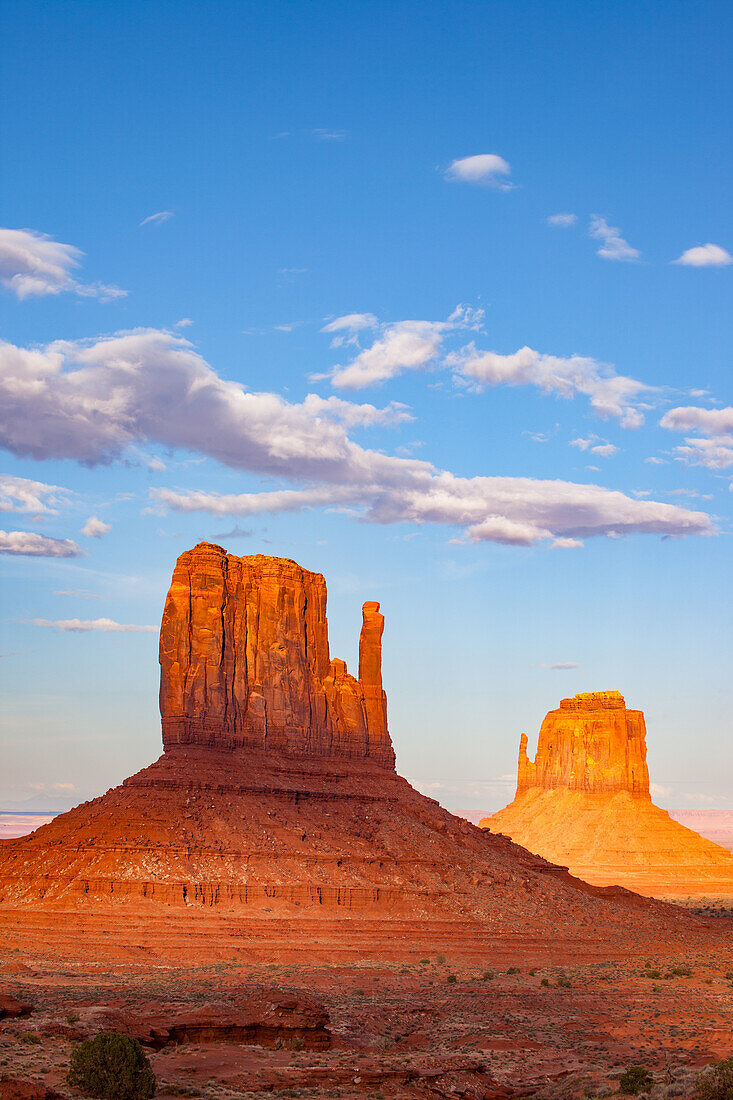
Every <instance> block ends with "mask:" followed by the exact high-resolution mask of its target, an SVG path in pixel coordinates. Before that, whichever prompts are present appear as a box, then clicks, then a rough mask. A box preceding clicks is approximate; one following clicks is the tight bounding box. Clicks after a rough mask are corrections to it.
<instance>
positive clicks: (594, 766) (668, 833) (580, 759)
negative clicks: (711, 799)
mask: <svg viewBox="0 0 733 1100" xmlns="http://www.w3.org/2000/svg"><path fill="white" fill-rule="evenodd" d="M480 826H481V827H482V828H485V829H491V831H492V832H497V833H504V834H506V835H507V836H510V837H511V838H512V839H513V840H514V841H516V843H517V844H521V845H522V846H523V847H525V848H528V849H529V850H530V851H531V852H537V853H538V854H541V855H543V856H544V857H545V858H546V859H549V860H552V861H553V862H554V863H560V864H563V865H564V866H567V867H569V869H570V871H571V873H572V874H574V875H578V876H579V877H580V878H583V879H585V880H586V881H587V882H591V883H594V884H596V885H599V886H609V885H611V884H617V885H621V886H625V887H627V888H628V889H630V890H635V891H637V892H638V893H640V894H645V895H647V896H652V897H666V898H702V897H706V898H718V899H726V900H729V899H730V898H733V853H731V852H730V851H728V850H727V849H726V848H722V847H721V846H720V845H719V844H715V843H713V841H711V840H706V839H705V838H704V837H702V836H700V835H699V833H696V832H693V830H692V829H688V828H686V827H685V826H684V825H681V824H680V823H679V822H677V821H674V820H673V819H672V818H671V817H670V815H669V814H668V813H667V811H666V810H662V809H660V807H659V806H655V805H654V803H653V802H652V800H651V795H650V793H649V770H648V768H647V762H646V725H645V722H644V715H643V713H642V711H640V710H627V709H626V703H625V700H624V697H623V695H621V694H620V693H619V692H618V691H599V692H589V693H587V694H583V695H576V696H574V697H573V698H572V699H563V700H562V702H561V703H560V706H559V707H558V709H557V710H551V711H550V712H549V714H547V716H546V717H545V720H544V721H543V723H542V727H541V729H540V734H539V739H538V744H537V752H536V754H535V758H534V761H532V760H530V759H529V757H528V756H527V736H526V734H522V737H521V740H520V743H519V767H518V773H517V793H516V796H515V798H514V801H513V802H511V803H510V804H509V805H508V806H506V807H505V808H504V809H503V810H500V811H499V813H496V814H493V815H492V816H490V817H485V818H483V819H482V821H481V822H480Z"/></svg>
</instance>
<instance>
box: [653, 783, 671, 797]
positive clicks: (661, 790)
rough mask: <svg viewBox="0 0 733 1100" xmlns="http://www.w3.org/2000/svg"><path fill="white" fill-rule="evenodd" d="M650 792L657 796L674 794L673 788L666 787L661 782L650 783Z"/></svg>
mask: <svg viewBox="0 0 733 1100" xmlns="http://www.w3.org/2000/svg"><path fill="white" fill-rule="evenodd" d="M649 793H650V794H653V795H654V797H655V798H669V797H670V795H671V794H672V788H671V787H665V786H663V785H662V784H661V783H650V784H649Z"/></svg>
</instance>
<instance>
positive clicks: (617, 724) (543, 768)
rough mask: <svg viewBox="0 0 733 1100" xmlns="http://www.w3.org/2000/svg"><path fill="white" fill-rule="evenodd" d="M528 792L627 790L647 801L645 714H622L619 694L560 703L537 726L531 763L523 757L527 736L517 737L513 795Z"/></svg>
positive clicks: (590, 694)
mask: <svg viewBox="0 0 733 1100" xmlns="http://www.w3.org/2000/svg"><path fill="white" fill-rule="evenodd" d="M532 787H540V788H541V789H542V790H547V791H549V790H556V789H558V788H564V789H567V790H570V791H595V792H598V793H601V792H604V793H606V792H612V791H629V793H630V794H633V795H638V796H639V797H641V798H649V771H648V769H647V766H646V726H645V725H644V715H643V714H642V712H641V711H640V710H627V709H626V703H625V701H624V697H623V695H621V694H620V693H619V692H618V691H594V692H587V693H586V694H584V695H576V696H574V698H572V699H563V700H562V702H561V703H560V706H559V707H558V709H557V710H551V711H550V712H549V714H548V715H547V716H546V718H545V720H544V722H543V723H542V727H541V729H540V736H539V742H538V745H537V753H536V755H535V758H534V762H532V761H531V760H529V758H528V756H527V735H526V734H524V733H523V734H522V738H521V740H520V743H519V772H518V776H517V794H521V793H522V792H523V791H527V790H530V788H532Z"/></svg>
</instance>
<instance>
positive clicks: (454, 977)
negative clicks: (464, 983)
mask: <svg viewBox="0 0 733 1100" xmlns="http://www.w3.org/2000/svg"><path fill="white" fill-rule="evenodd" d="M445 980H446V981H447V982H450V983H451V985H452V984H453V983H454V982H457V981H458V978H457V977H456V976H455V974H449V975H448V977H447V978H446V979H445Z"/></svg>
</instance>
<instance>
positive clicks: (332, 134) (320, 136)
mask: <svg viewBox="0 0 733 1100" xmlns="http://www.w3.org/2000/svg"><path fill="white" fill-rule="evenodd" d="M311 133H312V134H313V137H314V138H315V139H316V141H345V140H346V138H347V137H348V136H349V131H348V130H329V129H327V128H326V127H323V126H317V127H316V128H315V129H314V130H311Z"/></svg>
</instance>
